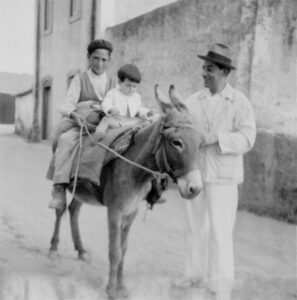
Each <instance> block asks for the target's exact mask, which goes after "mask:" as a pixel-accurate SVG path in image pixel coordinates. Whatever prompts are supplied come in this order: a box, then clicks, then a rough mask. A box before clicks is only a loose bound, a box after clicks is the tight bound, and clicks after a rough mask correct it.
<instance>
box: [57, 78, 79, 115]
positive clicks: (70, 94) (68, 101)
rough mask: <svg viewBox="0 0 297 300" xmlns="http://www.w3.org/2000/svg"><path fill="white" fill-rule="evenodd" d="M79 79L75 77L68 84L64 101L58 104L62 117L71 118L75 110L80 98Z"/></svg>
mask: <svg viewBox="0 0 297 300" xmlns="http://www.w3.org/2000/svg"><path fill="white" fill-rule="evenodd" d="M80 90H81V86H80V79H79V76H78V75H76V76H75V77H74V78H73V80H72V81H71V83H70V86H69V88H68V91H67V94H66V97H65V99H64V100H63V101H62V103H61V104H60V107H59V110H60V113H61V114H62V115H64V116H67V117H71V116H70V115H71V113H72V112H73V111H74V110H75V106H76V104H77V103H78V100H79V97H80Z"/></svg>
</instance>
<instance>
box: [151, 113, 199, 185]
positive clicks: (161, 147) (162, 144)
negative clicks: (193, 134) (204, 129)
mask: <svg viewBox="0 0 297 300" xmlns="http://www.w3.org/2000/svg"><path fill="white" fill-rule="evenodd" d="M170 128H191V129H193V130H196V131H197V129H196V128H195V127H194V126H192V125H191V124H189V123H186V122H168V123H166V122H165V120H164V118H163V120H161V124H160V132H159V139H158V140H157V142H156V145H155V148H154V150H153V154H154V155H155V158H156V164H157V166H158V168H159V169H160V171H161V172H165V173H167V174H168V175H169V176H170V177H171V178H172V180H173V181H174V182H175V183H176V182H177V178H178V177H180V176H182V175H184V174H186V173H187V172H189V171H191V169H186V170H175V169H174V168H173V167H172V166H171V165H170V163H169V162H168V158H167V151H166V138H165V134H164V131H165V130H166V129H170Z"/></svg>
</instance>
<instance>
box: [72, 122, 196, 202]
mask: <svg viewBox="0 0 297 300" xmlns="http://www.w3.org/2000/svg"><path fill="white" fill-rule="evenodd" d="M168 128H192V129H194V130H196V129H195V128H194V127H193V126H191V125H190V124H186V123H182V122H180V123H165V122H164V120H163V121H162V122H161V126H160V138H159V141H158V142H157V143H156V146H155V148H154V150H153V153H154V154H155V155H156V156H158V155H157V152H158V151H161V155H162V158H163V163H164V166H165V170H166V171H165V172H166V173H167V174H169V175H170V177H171V178H172V179H173V181H174V182H175V183H176V177H178V176H177V174H176V172H175V171H174V169H173V168H172V167H171V166H170V164H169V162H168V159H167V155H166V144H165V135H164V131H165V130H166V129H168ZM83 129H85V131H86V133H87V135H88V136H89V138H90V140H91V141H92V142H93V144H94V145H99V146H100V147H102V148H104V149H105V150H107V151H109V152H111V153H112V154H114V155H115V156H116V157H118V158H120V159H122V160H123V161H125V162H127V163H129V164H131V165H132V166H134V167H136V168H139V169H142V170H143V171H145V172H147V173H150V174H152V175H153V177H154V178H155V179H158V178H159V179H160V178H164V177H166V176H167V174H166V173H161V172H158V171H153V170H151V169H149V168H147V167H145V166H143V165H140V164H138V163H136V162H133V161H132V160H130V159H127V158H126V157H124V156H123V155H121V154H119V153H118V152H116V151H115V150H113V149H111V148H110V147H108V146H106V145H105V144H103V143H101V142H95V140H94V139H93V137H92V135H91V134H90V131H89V129H88V127H87V126H86V124H85V123H82V125H81V126H80V132H79V148H78V160H77V166H76V170H75V177H74V183H73V189H72V198H74V195H75V191H76V185H77V179H78V171H79V165H80V159H81V151H82V135H83ZM156 161H157V165H158V167H159V168H160V169H161V167H160V161H159V159H157V157H156Z"/></svg>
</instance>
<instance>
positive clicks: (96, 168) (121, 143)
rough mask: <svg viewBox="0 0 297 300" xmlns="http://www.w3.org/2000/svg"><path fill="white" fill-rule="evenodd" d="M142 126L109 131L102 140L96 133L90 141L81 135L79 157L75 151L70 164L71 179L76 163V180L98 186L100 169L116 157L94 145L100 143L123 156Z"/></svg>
mask: <svg viewBox="0 0 297 300" xmlns="http://www.w3.org/2000/svg"><path fill="white" fill-rule="evenodd" d="M143 126H145V124H143V123H141V122H139V123H138V124H134V125H126V126H123V127H119V128H114V129H109V130H108V132H107V133H106V136H105V137H104V138H103V139H100V138H99V139H98V137H97V136H96V133H93V134H91V137H92V139H91V138H90V137H89V136H88V135H83V137H82V148H81V153H80V157H79V151H76V155H75V158H74V161H73V164H72V170H71V176H70V177H71V179H72V180H73V179H74V178H75V174H76V170H77V163H79V167H78V178H79V179H84V180H85V179H86V180H90V181H91V182H92V183H93V184H95V185H97V186H99V185H100V174H101V170H102V168H103V167H104V166H105V165H106V164H108V163H109V162H110V161H111V160H112V159H114V158H116V156H115V155H114V154H113V153H112V152H110V151H108V150H107V149H104V148H103V147H102V146H100V145H99V144H96V143H97V142H99V143H102V144H104V145H105V146H108V147H109V148H111V149H112V150H114V151H116V152H117V153H119V154H123V153H124V152H125V151H126V150H127V148H128V147H129V145H130V143H131V141H132V139H133V136H134V134H135V133H136V132H137V131H138V130H139V129H140V128H141V127H143ZM78 144H79V140H78ZM77 147H78V146H77Z"/></svg>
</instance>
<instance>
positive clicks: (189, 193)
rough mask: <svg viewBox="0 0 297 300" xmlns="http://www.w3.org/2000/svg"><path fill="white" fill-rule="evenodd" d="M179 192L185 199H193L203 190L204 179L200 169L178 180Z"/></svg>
mask: <svg viewBox="0 0 297 300" xmlns="http://www.w3.org/2000/svg"><path fill="white" fill-rule="evenodd" d="M177 184H178V187H179V192H180V194H181V196H182V197H183V198H186V199H193V198H194V197H196V196H197V195H198V194H199V193H200V191H201V190H202V187H203V185H202V179H201V173H200V170H199V169H196V170H192V171H190V172H188V173H187V174H185V175H183V176H181V177H179V178H178V179H177Z"/></svg>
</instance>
